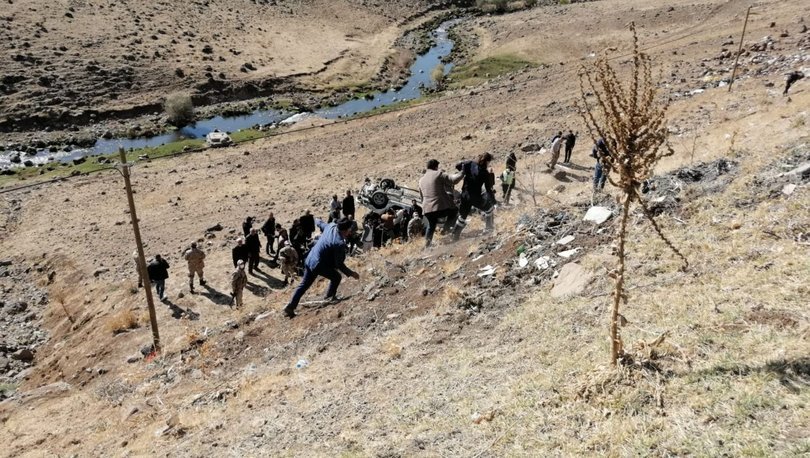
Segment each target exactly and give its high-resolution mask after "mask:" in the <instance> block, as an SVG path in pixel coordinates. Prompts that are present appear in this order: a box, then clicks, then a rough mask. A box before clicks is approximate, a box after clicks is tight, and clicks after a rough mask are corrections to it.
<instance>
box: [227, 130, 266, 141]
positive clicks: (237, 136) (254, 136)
mask: <svg viewBox="0 0 810 458" xmlns="http://www.w3.org/2000/svg"><path fill="white" fill-rule="evenodd" d="M230 135H231V140H233V142H234V143H244V142H252V141H253V140H258V139H260V138H264V137H266V136H267V131H261V130H258V129H244V130H240V131H238V132H234V133H232V134H230Z"/></svg>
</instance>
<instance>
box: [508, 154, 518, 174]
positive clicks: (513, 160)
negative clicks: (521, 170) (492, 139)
mask: <svg viewBox="0 0 810 458" xmlns="http://www.w3.org/2000/svg"><path fill="white" fill-rule="evenodd" d="M506 168H507V169H509V170H511V171H513V172H516V171H517V155H515V153H514V152H512V153H509V156H506Z"/></svg>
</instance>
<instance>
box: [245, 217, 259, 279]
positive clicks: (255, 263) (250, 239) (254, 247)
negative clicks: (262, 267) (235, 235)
mask: <svg viewBox="0 0 810 458" xmlns="http://www.w3.org/2000/svg"><path fill="white" fill-rule="evenodd" d="M245 246H247V251H248V273H249V274H252V273H253V269H257V270H258V269H259V259H260V258H259V255H260V254H261V252H262V241H261V240H260V239H259V231H257V230H256V228H253V229H251V230H250V235H248V236H247V237H246V238H245Z"/></svg>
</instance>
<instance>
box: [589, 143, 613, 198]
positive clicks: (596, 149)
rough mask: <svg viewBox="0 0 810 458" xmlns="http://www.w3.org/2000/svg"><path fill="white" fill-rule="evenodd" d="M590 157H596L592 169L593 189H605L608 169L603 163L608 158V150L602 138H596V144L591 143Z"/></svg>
mask: <svg viewBox="0 0 810 458" xmlns="http://www.w3.org/2000/svg"><path fill="white" fill-rule="evenodd" d="M591 157H593V158H594V159H596V166H595V167H594V169H593V191H594V192H597V191H601V190H603V189H605V182H606V181H607V176H608V171H609V170H608V168H607V167H606V165H605V161H606V160H608V159H610V152H609V151H608V148H607V145H606V144H605V140H604V139H603V138H600V139H599V140H597V141H596V144H594V145H593V149H592V150H591Z"/></svg>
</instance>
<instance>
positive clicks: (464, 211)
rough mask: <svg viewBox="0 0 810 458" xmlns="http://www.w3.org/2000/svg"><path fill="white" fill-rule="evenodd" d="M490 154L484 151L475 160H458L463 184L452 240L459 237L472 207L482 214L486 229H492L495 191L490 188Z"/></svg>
mask: <svg viewBox="0 0 810 458" xmlns="http://www.w3.org/2000/svg"><path fill="white" fill-rule="evenodd" d="M490 162H492V155H491V154H489V153H484V154H482V155H480V156H478V160H476V161H464V162H459V163H458V164H457V165H456V169H457V170H460V171H461V172H462V173H463V174H464V184H463V185H462V189H461V204H460V205H459V208H458V219H457V220H456V227H455V228H453V240H458V239H459V237H461V231H463V230H464V228H465V227H466V226H467V216H468V215H469V214H470V210H472V207H475V208H477V209H479V210H481V212H482V213H483V215H484V219H485V220H486V224H487V227H486V229H487V230H488V231H491V230H492V229H494V221H493V215H492V212H493V211H494V205H495V191H494V190H493V189H492V185H493V181H494V179H492V177H491V176H490V172H489V163H490Z"/></svg>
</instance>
